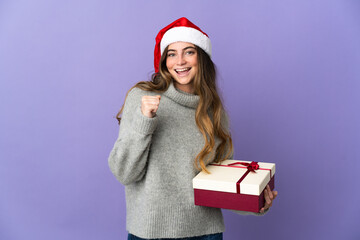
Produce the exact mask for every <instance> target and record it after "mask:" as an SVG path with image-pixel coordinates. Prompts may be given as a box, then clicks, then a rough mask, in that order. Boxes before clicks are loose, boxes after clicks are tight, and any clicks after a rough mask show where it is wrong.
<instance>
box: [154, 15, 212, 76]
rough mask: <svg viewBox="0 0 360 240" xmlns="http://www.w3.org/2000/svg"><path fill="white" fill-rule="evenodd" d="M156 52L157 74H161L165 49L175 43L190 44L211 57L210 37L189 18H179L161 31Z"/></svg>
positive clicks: (157, 39) (155, 64)
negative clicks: (161, 63) (162, 56)
mask: <svg viewBox="0 0 360 240" xmlns="http://www.w3.org/2000/svg"><path fill="white" fill-rule="evenodd" d="M155 41H156V45H155V50H154V67H155V72H156V73H157V72H159V63H160V58H161V54H163V52H164V50H165V48H166V47H167V46H169V45H170V44H171V43H174V42H189V43H192V44H194V45H196V46H198V47H200V48H202V49H203V50H204V51H205V52H206V53H207V54H208V55H209V56H210V57H211V42H210V38H209V36H208V35H207V34H206V33H204V32H203V31H202V30H201V29H200V28H199V27H198V26H196V25H195V24H193V23H192V22H190V21H189V20H188V19H187V18H184V17H182V18H179V19H178V20H176V21H174V22H173V23H171V24H169V25H168V26H166V27H164V28H163V29H161V30H160V32H159V33H158V35H157V36H156V38H155Z"/></svg>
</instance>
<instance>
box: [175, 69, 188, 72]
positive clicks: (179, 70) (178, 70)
mask: <svg viewBox="0 0 360 240" xmlns="http://www.w3.org/2000/svg"><path fill="white" fill-rule="evenodd" d="M189 69H190V68H182V69H176V71H177V72H185V71H187V70H189Z"/></svg>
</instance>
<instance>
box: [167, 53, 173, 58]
mask: <svg viewBox="0 0 360 240" xmlns="http://www.w3.org/2000/svg"><path fill="white" fill-rule="evenodd" d="M167 56H168V57H175V53H168V55H167Z"/></svg>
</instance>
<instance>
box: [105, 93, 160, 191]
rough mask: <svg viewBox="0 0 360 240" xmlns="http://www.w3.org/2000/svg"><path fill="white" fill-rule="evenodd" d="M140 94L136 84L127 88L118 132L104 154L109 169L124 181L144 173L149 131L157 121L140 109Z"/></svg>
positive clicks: (140, 176)
mask: <svg viewBox="0 0 360 240" xmlns="http://www.w3.org/2000/svg"><path fill="white" fill-rule="evenodd" d="M143 95H144V93H143V91H142V90H140V89H138V88H134V89H132V90H131V91H130V92H129V94H128V96H127V98H126V101H125V105H124V109H123V113H122V118H121V122H120V129H119V136H118V138H117V140H116V142H115V144H114V147H113V149H112V150H111V152H110V155H109V158H108V164H109V167H110V170H111V172H112V173H113V174H114V176H115V177H116V179H117V180H118V181H120V182H121V183H122V184H124V185H127V184H130V183H133V182H136V181H139V180H141V179H142V178H143V176H144V175H145V172H146V166H147V159H148V154H149V149H150V145H151V139H152V134H153V132H154V131H155V129H156V125H157V122H158V119H157V117H156V116H155V117H154V118H148V117H146V116H144V115H143V114H142V113H141V97H142V96H143Z"/></svg>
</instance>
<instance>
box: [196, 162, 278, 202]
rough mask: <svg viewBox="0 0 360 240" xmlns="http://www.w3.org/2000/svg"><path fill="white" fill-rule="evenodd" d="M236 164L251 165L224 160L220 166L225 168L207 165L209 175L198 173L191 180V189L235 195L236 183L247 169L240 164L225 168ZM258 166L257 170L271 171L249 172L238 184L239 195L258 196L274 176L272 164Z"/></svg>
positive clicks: (263, 163) (273, 165) (261, 163)
mask: <svg viewBox="0 0 360 240" xmlns="http://www.w3.org/2000/svg"><path fill="white" fill-rule="evenodd" d="M236 162H246V163H251V161H243V160H225V161H223V162H222V163H221V164H220V165H225V166H218V165H208V166H207V169H208V171H209V172H210V174H207V173H205V172H203V171H202V172H200V173H199V174H198V175H197V176H196V177H195V178H194V179H193V188H196V189H203V190H212V191H219V192H230V193H237V191H236V183H237V182H238V181H239V179H240V178H241V177H242V176H243V175H244V174H245V173H246V172H247V168H246V166H243V165H240V164H237V165H232V166H226V165H228V164H231V163H236ZM258 164H259V168H264V169H271V171H269V170H260V169H258V170H255V173H254V172H249V174H248V175H247V176H246V177H245V178H244V179H243V180H242V181H241V183H240V194H248V195H257V196H258V195H260V194H261V193H262V191H263V190H264V188H265V187H266V185H267V184H268V183H269V181H270V179H271V177H273V176H274V174H275V164H274V163H265V162H258ZM240 167H243V168H240ZM270 172H271V175H270Z"/></svg>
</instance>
